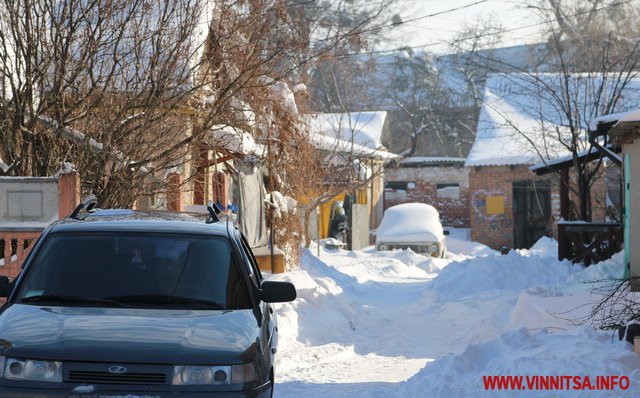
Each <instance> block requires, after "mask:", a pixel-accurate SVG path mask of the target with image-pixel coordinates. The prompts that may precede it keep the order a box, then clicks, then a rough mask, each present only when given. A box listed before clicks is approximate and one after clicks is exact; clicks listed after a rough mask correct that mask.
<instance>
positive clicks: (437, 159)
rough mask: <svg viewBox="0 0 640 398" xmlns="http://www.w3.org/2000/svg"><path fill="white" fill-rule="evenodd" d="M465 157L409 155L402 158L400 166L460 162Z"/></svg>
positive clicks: (462, 161) (463, 160)
mask: <svg viewBox="0 0 640 398" xmlns="http://www.w3.org/2000/svg"><path fill="white" fill-rule="evenodd" d="M465 160H466V159H465V158H454V157H447V156H411V157H408V158H404V159H403V160H402V161H401V162H400V165H401V166H409V167H411V166H419V165H423V164H425V165H429V164H440V163H450V164H452V165H455V164H462V163H464V162H465Z"/></svg>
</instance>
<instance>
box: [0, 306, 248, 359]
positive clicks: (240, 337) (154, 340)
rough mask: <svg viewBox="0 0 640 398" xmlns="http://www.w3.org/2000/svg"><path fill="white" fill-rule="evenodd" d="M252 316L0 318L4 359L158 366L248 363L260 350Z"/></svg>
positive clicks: (119, 312)
mask: <svg viewBox="0 0 640 398" xmlns="http://www.w3.org/2000/svg"><path fill="white" fill-rule="evenodd" d="M259 332H260V330H259V327H258V323H257V321H256V317H255V315H254V313H253V311H252V310H234V311H191V310H156V309H121V308H77V307H40V306H34V305H22V304H15V305H13V306H11V307H10V308H8V309H7V310H6V311H4V313H3V314H2V315H1V316H0V350H2V352H3V355H6V356H13V357H22V358H36V359H52V360H62V361H64V360H74V361H91V362H94V361H98V362H130V363H155V364H172V363H173V364H189V363H199V364H206V363H212V362H215V363H225V364H235V363H246V362H248V361H251V360H252V358H253V357H254V356H255V352H256V350H257V349H259V347H260V344H259V343H260V341H259V338H260V337H259V336H260V333H259Z"/></svg>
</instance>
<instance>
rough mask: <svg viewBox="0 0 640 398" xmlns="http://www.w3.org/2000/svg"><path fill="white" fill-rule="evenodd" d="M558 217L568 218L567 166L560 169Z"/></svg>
mask: <svg viewBox="0 0 640 398" xmlns="http://www.w3.org/2000/svg"><path fill="white" fill-rule="evenodd" d="M560 217H561V218H562V219H564V220H565V221H567V220H568V219H569V168H568V167H565V168H564V169H562V171H561V173H560ZM558 232H559V231H558ZM558 236H559V235H558Z"/></svg>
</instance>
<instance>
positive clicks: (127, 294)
mask: <svg viewBox="0 0 640 398" xmlns="http://www.w3.org/2000/svg"><path fill="white" fill-rule="evenodd" d="M92 203H93V205H95V202H92ZM81 206H84V205H80V206H79V207H78V209H76V211H74V213H73V214H72V215H71V216H70V217H69V218H66V219H64V220H60V221H58V222H56V223H54V224H52V225H51V226H49V227H48V228H47V229H46V230H45V231H44V232H43V233H42V235H41V237H40V239H39V240H38V242H37V243H36V244H35V246H34V248H33V250H32V251H31V253H30V254H29V256H28V258H27V259H26V260H25V265H24V268H23V270H22V272H21V274H20V275H19V276H18V278H17V279H16V280H15V281H14V282H13V283H12V284H11V285H9V283H8V279H7V278H6V277H0V296H2V297H7V296H8V299H7V302H6V303H5V304H4V306H2V308H1V309H0V336H1V337H2V339H3V340H2V341H3V342H5V344H3V345H2V347H0V397H3V398H27V397H31V398H33V397H41V398H44V397H59V398H62V397H75V398H98V397H147V398H169V397H191V398H198V397H200V398H204V397H208V398H210V397H246V398H248V397H252V398H269V397H272V396H273V386H274V366H275V353H276V349H277V339H278V334H277V330H278V328H277V324H276V314H275V313H274V309H273V308H272V306H271V304H270V303H274V302H286V301H292V300H293V299H295V297H296V292H295V287H294V286H293V285H292V284H291V283H288V282H273V281H265V280H263V279H262V276H261V274H260V269H259V268H258V265H257V263H256V261H255V258H254V256H253V254H252V252H251V249H250V248H249V246H248V245H247V242H246V240H245V239H244V237H243V236H242V233H241V232H240V231H239V230H238V229H237V228H236V225H235V223H233V221H232V220H230V219H225V218H223V217H222V216H221V217H220V218H218V217H217V214H216V213H215V210H214V209H213V208H212V207H210V209H211V210H210V217H209V218H208V219H203V217H201V216H200V215H195V214H187V213H169V212H142V211H135V212H134V211H131V210H97V211H95V212H93V213H87V214H86V215H84V216H80V215H78V212H79V210H80V209H81V208H82V207H81ZM85 207H86V206H85Z"/></svg>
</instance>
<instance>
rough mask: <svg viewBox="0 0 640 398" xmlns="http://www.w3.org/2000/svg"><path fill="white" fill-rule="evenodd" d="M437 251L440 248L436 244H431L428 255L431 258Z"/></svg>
mask: <svg viewBox="0 0 640 398" xmlns="http://www.w3.org/2000/svg"><path fill="white" fill-rule="evenodd" d="M438 250H440V246H438V244H437V243H432V244H430V245H429V253H431V255H432V256H435V255H437V254H438Z"/></svg>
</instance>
